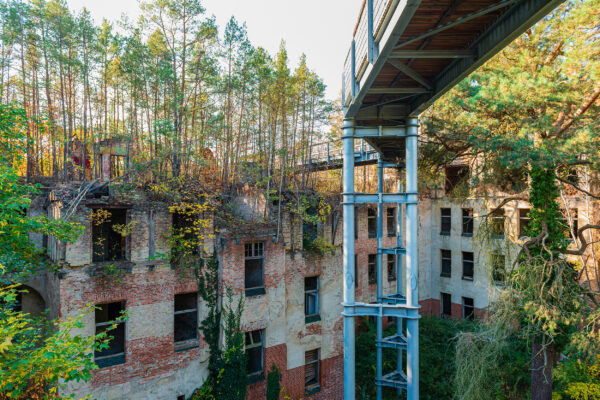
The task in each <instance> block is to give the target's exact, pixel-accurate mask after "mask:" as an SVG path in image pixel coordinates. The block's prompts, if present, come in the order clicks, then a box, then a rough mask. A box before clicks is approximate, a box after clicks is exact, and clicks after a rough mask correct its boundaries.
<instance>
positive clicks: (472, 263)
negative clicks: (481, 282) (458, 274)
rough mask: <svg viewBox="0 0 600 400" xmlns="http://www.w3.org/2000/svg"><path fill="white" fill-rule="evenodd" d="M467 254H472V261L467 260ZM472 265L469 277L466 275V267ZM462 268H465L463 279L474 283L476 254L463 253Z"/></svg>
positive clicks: (470, 252)
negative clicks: (468, 264)
mask: <svg viewBox="0 0 600 400" xmlns="http://www.w3.org/2000/svg"><path fill="white" fill-rule="evenodd" d="M466 254H470V255H471V260H466V259H465V255H466ZM469 262H470V263H471V276H468V275H466V274H465V272H466V271H465V269H466V268H465V266H466V265H467V263H469ZM462 266H463V270H462V278H463V279H464V280H466V281H472V280H473V279H474V278H475V253H473V252H472V251H463V252H462Z"/></svg>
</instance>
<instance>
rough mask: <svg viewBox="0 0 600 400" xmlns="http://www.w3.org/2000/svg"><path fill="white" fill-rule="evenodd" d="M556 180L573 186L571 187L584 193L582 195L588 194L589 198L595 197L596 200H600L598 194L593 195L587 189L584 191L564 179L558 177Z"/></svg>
mask: <svg viewBox="0 0 600 400" xmlns="http://www.w3.org/2000/svg"><path fill="white" fill-rule="evenodd" d="M556 179H558V180H559V181H560V182H562V183H566V184H567V185H571V186H573V187H574V188H575V189H577V190H579V191H580V192H582V193H584V194H586V195H588V196H590V197H593V198H594V199H598V200H600V196H599V195H596V194H593V193H591V192H588V191H587V190H585V189H583V188H581V187H579V186H577V185H576V184H575V183H573V182H569V181H568V180H566V179H562V178H559V177H558V176H557V177H556Z"/></svg>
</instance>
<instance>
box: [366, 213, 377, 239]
mask: <svg viewBox="0 0 600 400" xmlns="http://www.w3.org/2000/svg"><path fill="white" fill-rule="evenodd" d="M367 230H368V232H369V238H370V239H372V238H376V237H377V212H376V211H375V209H374V208H368V209H367Z"/></svg>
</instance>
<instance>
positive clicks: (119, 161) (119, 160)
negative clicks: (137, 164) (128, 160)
mask: <svg viewBox="0 0 600 400" xmlns="http://www.w3.org/2000/svg"><path fill="white" fill-rule="evenodd" d="M123 173H125V156H118V155H114V154H111V156H110V179H114V178H118V177H119V176H121V175H123Z"/></svg>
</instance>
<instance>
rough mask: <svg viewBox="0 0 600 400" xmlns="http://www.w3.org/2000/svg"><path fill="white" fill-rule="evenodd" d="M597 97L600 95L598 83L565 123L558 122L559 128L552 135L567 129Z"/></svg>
mask: <svg viewBox="0 0 600 400" xmlns="http://www.w3.org/2000/svg"><path fill="white" fill-rule="evenodd" d="M598 97H600V85H598V86H596V87H595V88H594V91H593V92H592V94H590V96H589V97H588V98H587V100H586V101H585V102H584V103H583V104H582V105H581V106H580V107H579V108H578V109H577V111H575V114H574V115H573V116H572V117H571V118H569V120H568V121H567V122H566V123H565V124H562V123H561V124H560V128H559V130H558V132H556V134H555V135H554V136H559V135H560V134H562V133H563V132H564V131H566V130H567V129H569V127H570V126H571V125H572V124H573V122H575V120H576V119H577V118H579V117H580V116H581V115H582V114H583V113H584V112H586V111H587V109H588V108H590V107H591V106H592V104H594V102H595V101H596V100H597V99H598Z"/></svg>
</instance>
